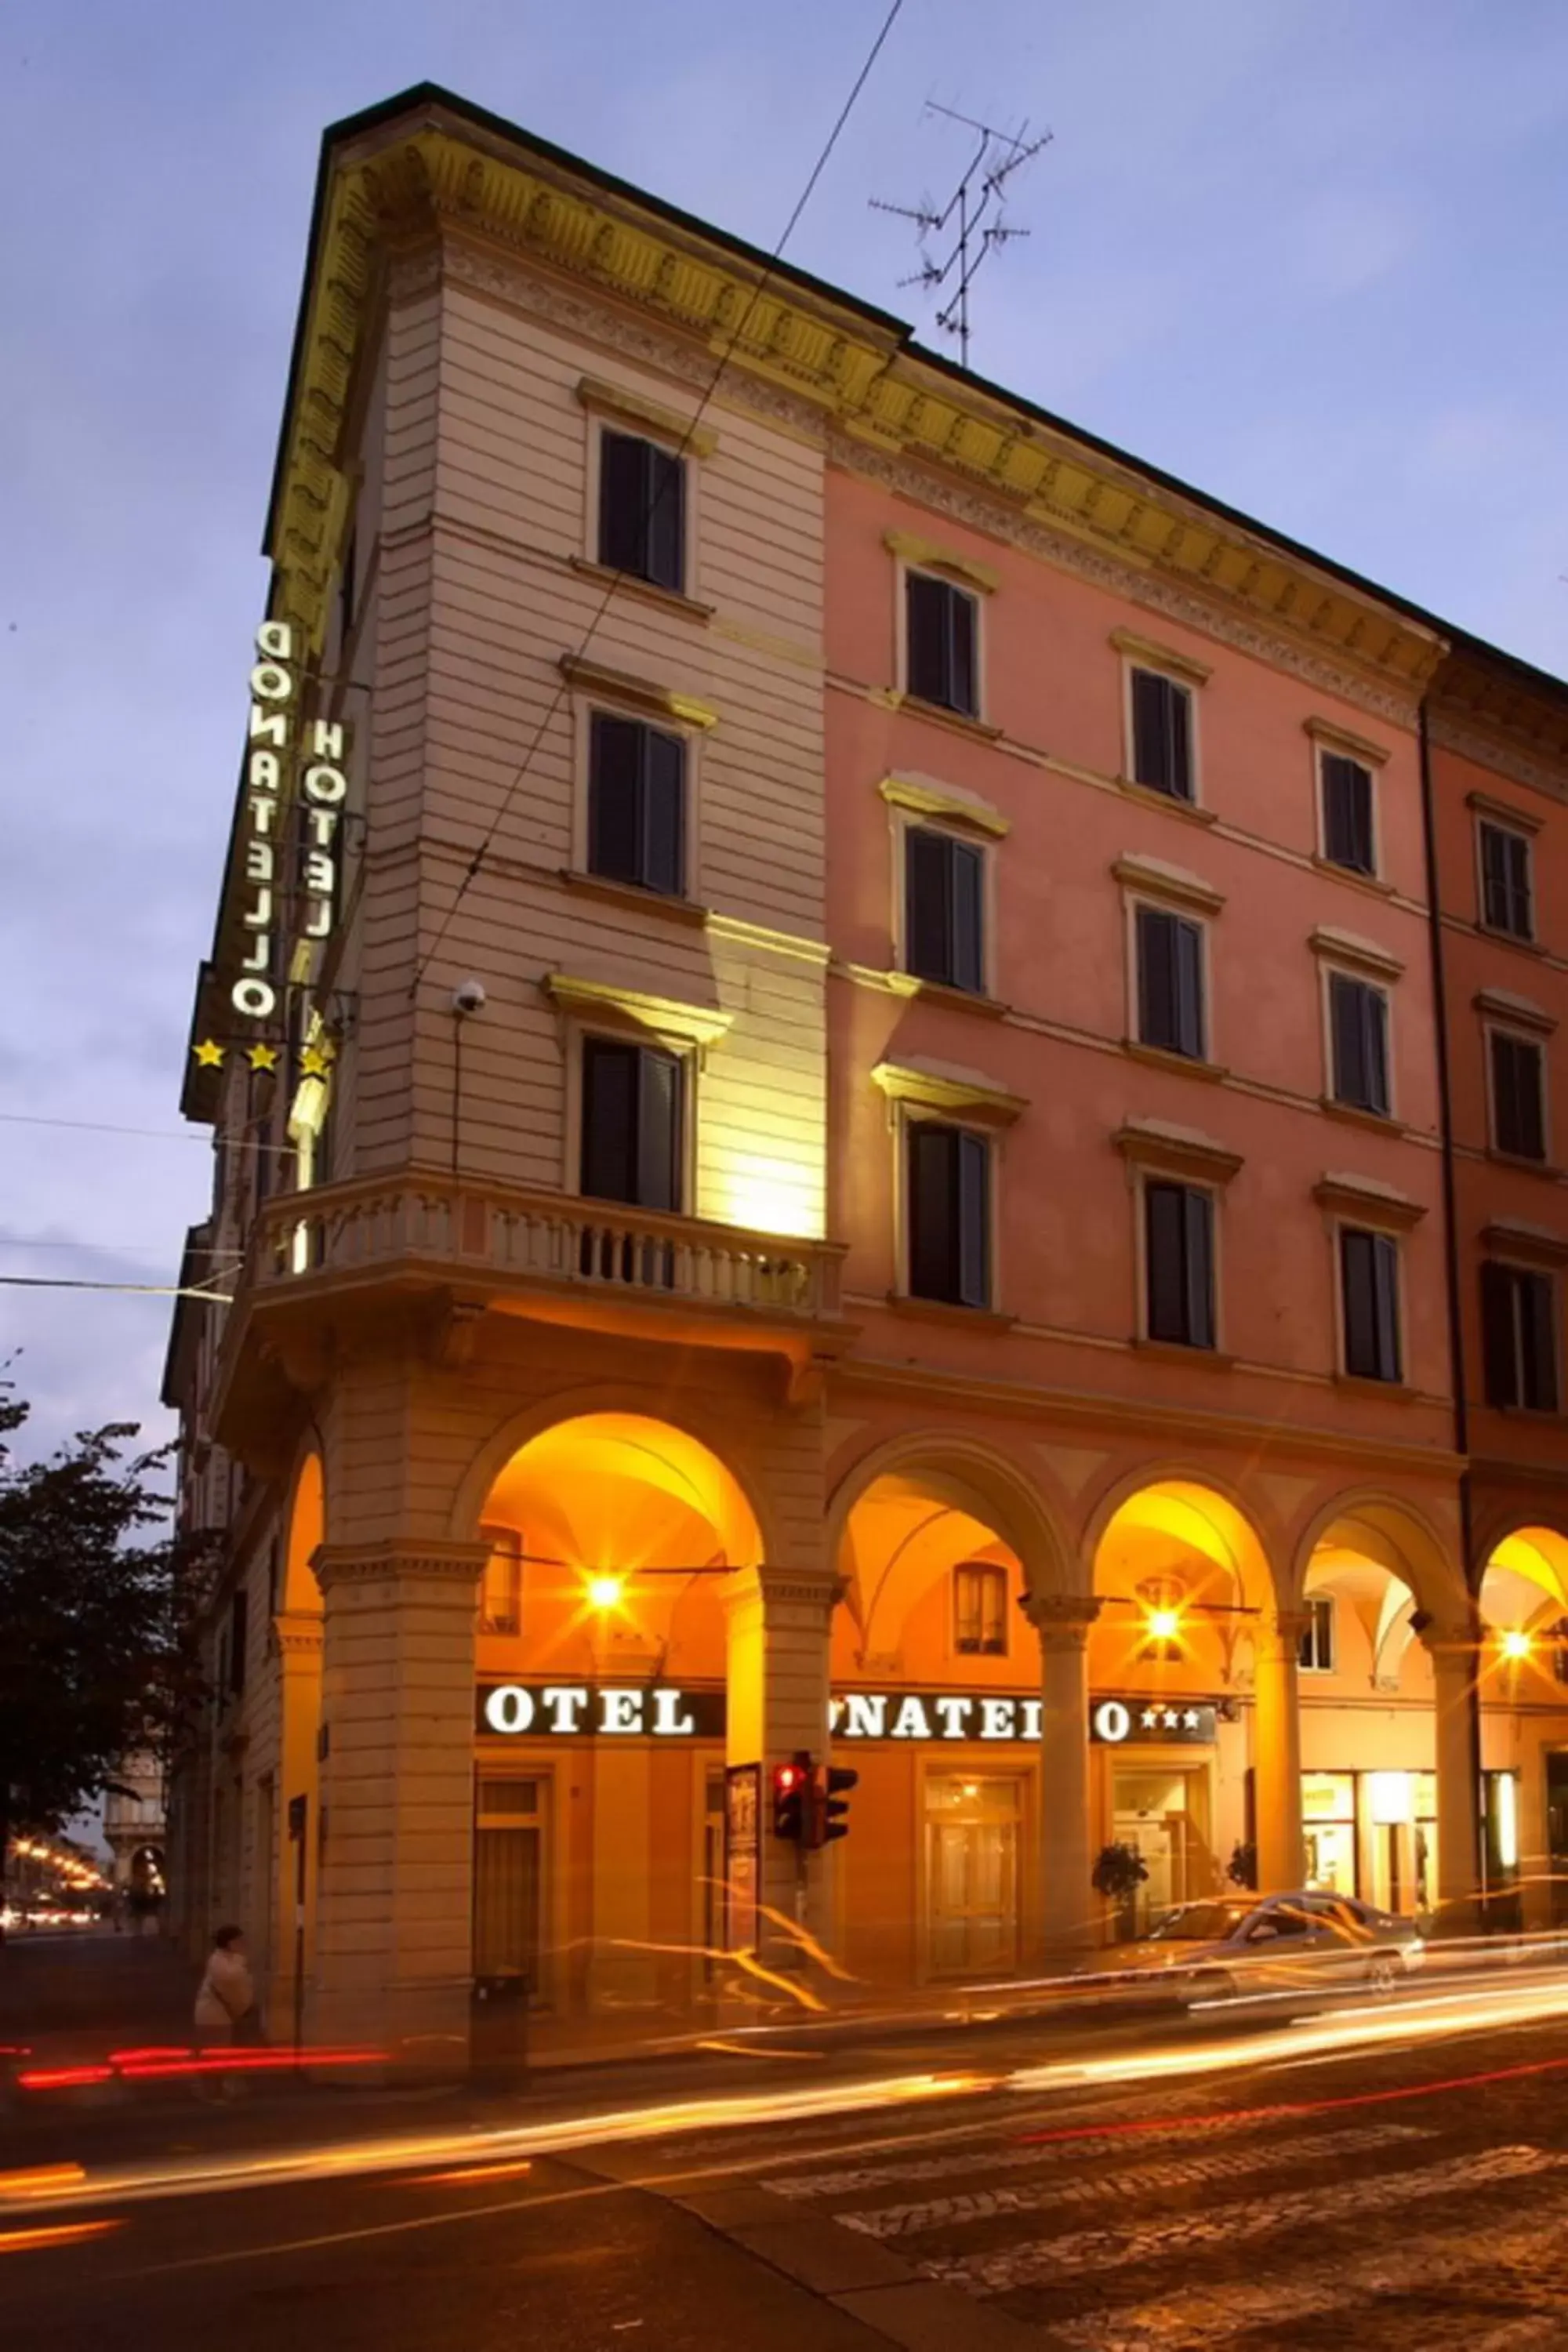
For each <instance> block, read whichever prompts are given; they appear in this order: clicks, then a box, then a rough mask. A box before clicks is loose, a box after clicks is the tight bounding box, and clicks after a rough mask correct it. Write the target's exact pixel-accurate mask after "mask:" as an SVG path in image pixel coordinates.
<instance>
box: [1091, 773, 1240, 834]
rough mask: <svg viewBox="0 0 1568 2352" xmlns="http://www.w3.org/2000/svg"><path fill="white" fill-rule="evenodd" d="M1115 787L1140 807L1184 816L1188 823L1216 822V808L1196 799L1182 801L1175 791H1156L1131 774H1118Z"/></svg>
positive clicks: (1217, 814)
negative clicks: (1203, 804)
mask: <svg viewBox="0 0 1568 2352" xmlns="http://www.w3.org/2000/svg"><path fill="white" fill-rule="evenodd" d="M1116 789H1117V791H1118V792H1119V793H1124V794H1125V796H1126V798H1127V799H1128V800H1130V801H1136V802H1137V803H1139V805H1140V806H1141V807H1142V808H1151V809H1163V810H1164V811H1165V813H1166V814H1167V815H1168V816H1184V817H1185V818H1186V820H1187V822H1188V824H1218V823H1219V813H1218V811H1217V810H1216V809H1211V808H1204V807H1202V806H1201V805H1200V803H1198V802H1196V801H1184V800H1183V799H1181V798H1180V796H1179V795H1178V794H1177V793H1161V792H1156V791H1155V789H1154V787H1153V785H1152V784H1141V783H1139V782H1137V780H1136V778H1135V777H1132V776H1118V777H1117V779H1116Z"/></svg>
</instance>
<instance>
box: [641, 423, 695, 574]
mask: <svg viewBox="0 0 1568 2352" xmlns="http://www.w3.org/2000/svg"><path fill="white" fill-rule="evenodd" d="M647 453H648V462H647V477H648V511H647V562H646V565H645V574H644V576H645V577H646V578H647V579H649V580H651V581H652V582H653V583H655V585H656V586H658V587H660V588H672V589H673V590H674V591H675V593H676V594H677V595H679V594H680V593H682V592H683V591H684V589H685V586H686V467H685V464H684V463H683V461H682V460H681V459H680V458H679V457H676V456H674V455H673V453H672V452H671V451H669V450H668V449H660V448H659V447H658V446H657V444H655V443H653V442H649V443H648V444H647Z"/></svg>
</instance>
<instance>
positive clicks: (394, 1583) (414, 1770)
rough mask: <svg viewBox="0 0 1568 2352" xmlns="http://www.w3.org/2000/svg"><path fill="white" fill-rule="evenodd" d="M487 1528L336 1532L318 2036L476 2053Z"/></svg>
mask: <svg viewBox="0 0 1568 2352" xmlns="http://www.w3.org/2000/svg"><path fill="white" fill-rule="evenodd" d="M485 1558H486V1547H485V1546H484V1545H483V1544H479V1543H450V1542H432V1543H416V1542H407V1543H402V1542H397V1541H388V1542H384V1543H380V1544H366V1545H347V1544H343V1545H338V1544H327V1545H324V1546H323V1547H322V1548H321V1550H319V1551H318V1552H317V1553H316V1555H315V1559H314V1561H313V1566H314V1568H315V1570H316V1574H317V1577H318V1579H319V1580H320V1583H321V1593H322V1597H323V1601H324V1603H325V1613H324V1616H323V1620H322V1631H323V1643H322V1663H321V1723H322V1729H323V1733H324V1735H325V1748H326V1753H325V1757H324V1759H323V1761H322V1765H321V1832H322V1837H323V1843H322V1844H321V1859H320V1864H319V1875H318V1882H317V1901H316V1949H315V1967H314V1971H313V1977H314V1998H313V2000H312V2002H311V2017H310V2024H311V2031H312V2033H313V2035H315V2036H317V2037H320V2038H321V2039H323V2040H326V2041H328V2042H355V2043H365V2042H369V2043H374V2044H375V2045H376V2046H378V2047H382V2048H384V2049H386V2050H387V2051H388V2053H390V2055H391V2057H392V2058H393V2059H394V2060H395V2061H396V2062H399V2063H403V2064H405V2065H412V2066H418V2067H421V2068H425V2069H428V2070H430V2071H432V2072H436V2073H447V2074H456V2073H458V2072H460V2071H461V2070H462V2068H463V2067H464V2066H465V2065H466V2063H467V2059H468V1999H469V1983H470V1971H471V1967H472V1959H471V1927H470V1908H471V1902H472V1885H471V1881H472V1854H473V1772H474V1593H475V1589H476V1586H477V1584H478V1580H479V1574H480V1571H481V1570H482V1569H483V1567H484V1563H485Z"/></svg>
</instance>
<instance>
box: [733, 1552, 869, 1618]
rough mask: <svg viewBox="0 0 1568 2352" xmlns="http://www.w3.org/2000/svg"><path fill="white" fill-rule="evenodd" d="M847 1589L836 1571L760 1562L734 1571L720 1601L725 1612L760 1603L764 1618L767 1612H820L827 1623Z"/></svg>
mask: <svg viewBox="0 0 1568 2352" xmlns="http://www.w3.org/2000/svg"><path fill="white" fill-rule="evenodd" d="M848 1589H849V1588H848V1585H847V1582H846V1580H845V1579H844V1578H843V1577H842V1576H840V1575H838V1574H837V1570H813V1569H809V1568H771V1567H769V1566H768V1565H767V1564H766V1563H765V1562H763V1564H762V1565H760V1566H758V1567H756V1568H737V1569H735V1570H733V1571H732V1572H731V1575H730V1576H728V1577H727V1578H726V1579H725V1582H724V1592H723V1599H724V1603H725V1606H726V1607H727V1608H738V1607H740V1606H742V1604H743V1603H745V1602H747V1601H761V1602H762V1604H763V1613H764V1614H765V1613H766V1612H767V1611H769V1610H770V1609H820V1610H821V1612H822V1614H823V1622H825V1623H826V1622H829V1621H830V1620H831V1618H832V1615H833V1612H834V1611H835V1610H836V1609H837V1606H838V1603H839V1602H840V1601H842V1600H843V1598H844V1595H845V1594H846V1592H847V1591H848Z"/></svg>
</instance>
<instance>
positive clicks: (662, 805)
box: [637, 727, 686, 898]
mask: <svg viewBox="0 0 1568 2352" xmlns="http://www.w3.org/2000/svg"><path fill="white" fill-rule="evenodd" d="M642 832H643V841H642V858H641V872H640V873H639V875H638V876H637V879H638V880H639V881H640V882H642V883H643V884H644V885H645V886H646V887H647V888H648V889H649V890H662V891H663V892H664V893H665V895H666V896H667V897H668V898H681V897H682V896H683V895H684V893H685V889H686V872H685V867H686V746H685V744H684V743H683V742H682V741H681V740H680V738H679V735H666V734H664V733H662V732H661V730H659V729H658V728H656V727H648V728H645V729H644V730H643V826H642Z"/></svg>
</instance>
